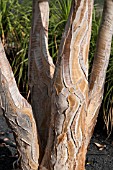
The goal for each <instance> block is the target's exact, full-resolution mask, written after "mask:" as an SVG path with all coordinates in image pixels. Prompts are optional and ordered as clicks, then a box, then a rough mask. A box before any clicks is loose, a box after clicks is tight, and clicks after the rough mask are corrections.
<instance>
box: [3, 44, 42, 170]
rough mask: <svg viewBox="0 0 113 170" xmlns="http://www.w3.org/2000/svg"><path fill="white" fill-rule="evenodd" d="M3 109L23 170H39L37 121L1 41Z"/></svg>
mask: <svg viewBox="0 0 113 170" xmlns="http://www.w3.org/2000/svg"><path fill="white" fill-rule="evenodd" d="M0 96H1V103H0V105H1V108H2V109H3V112H4V115H5V118H6V120H7V122H8V124H9V126H10V127H11V129H12V130H13V132H14V137H15V140H16V144H17V150H18V153H19V162H20V168H21V169H22V170H37V169H38V158H39V145H38V138H37V130H36V124H35V120H34V118H33V114H32V109H31V106H30V105H29V103H28V102H27V101H26V100H25V99H24V98H23V97H22V96H21V94H20V93H19V91H18V88H17V86H16V82H15V79H14V75H13V73H12V70H11V67H10V65H9V62H8V60H7V58H6V56H5V51H4V48H3V45H2V43H1V41H0Z"/></svg>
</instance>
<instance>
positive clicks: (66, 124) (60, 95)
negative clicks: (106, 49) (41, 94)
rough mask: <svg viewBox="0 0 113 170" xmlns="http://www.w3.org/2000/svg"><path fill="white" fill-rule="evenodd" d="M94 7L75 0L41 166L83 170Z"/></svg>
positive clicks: (57, 79) (65, 38) (56, 80)
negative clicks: (89, 54)
mask: <svg viewBox="0 0 113 170" xmlns="http://www.w3.org/2000/svg"><path fill="white" fill-rule="evenodd" d="M92 7H93V1H91V0H89V1H88V0H81V1H73V3H72V8H71V12H70V16H69V19H68V22H67V25H66V28H65V32H64V34H63V37H62V40H61V46H60V49H59V55H58V62H57V66H56V70H55V77H54V83H53V95H52V115H51V117H52V118H51V129H50V136H49V140H48V145H47V148H46V152H45V157H44V159H43V161H42V165H41V168H42V169H43V167H46V168H47V169H62V170H63V169H70V170H71V169H76V170H80V169H81V170H82V169H84V166H85V165H84V164H85V154H86V147H85V144H84V139H85V117H86V115H87V101H88V51H89V42H90V35H91V21H92ZM52 140H53V143H52ZM49 153H50V154H49ZM78 160H79V161H78ZM48 162H49V163H48Z"/></svg>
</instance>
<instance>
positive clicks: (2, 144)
mask: <svg viewBox="0 0 113 170" xmlns="http://www.w3.org/2000/svg"><path fill="white" fill-rule="evenodd" d="M17 159H18V156H17V150H16V144H15V142H14V138H13V134H12V131H11V130H10V129H9V128H8V126H7V124H6V122H5V119H4V117H3V115H2V114H0V170H13V169H14V168H13V167H14V163H15V162H16V160H17ZM86 170H113V138H112V137H110V138H109V139H106V136H104V134H101V133H100V131H99V132H97V131H96V132H95V133H94V135H93V137H92V139H91V142H90V145H89V148H88V153H87V158H86Z"/></svg>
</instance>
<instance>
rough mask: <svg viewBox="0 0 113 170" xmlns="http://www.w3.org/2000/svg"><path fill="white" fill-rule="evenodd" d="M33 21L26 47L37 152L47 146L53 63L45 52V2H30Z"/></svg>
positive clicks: (46, 14)
mask: <svg viewBox="0 0 113 170" xmlns="http://www.w3.org/2000/svg"><path fill="white" fill-rule="evenodd" d="M32 15H33V19H32V28H31V35H30V47H29V86H30V91H31V103H32V108H33V113H34V116H35V120H36V123H37V128H38V132H39V135H40V141H41V149H42V152H44V148H45V146H46V144H47V138H48V129H49V122H50V115H51V82H52V78H53V74H54V64H53V61H52V58H51V57H50V55H49V52H48V22H49V5H48V0H43V1H40V0H33V14H32Z"/></svg>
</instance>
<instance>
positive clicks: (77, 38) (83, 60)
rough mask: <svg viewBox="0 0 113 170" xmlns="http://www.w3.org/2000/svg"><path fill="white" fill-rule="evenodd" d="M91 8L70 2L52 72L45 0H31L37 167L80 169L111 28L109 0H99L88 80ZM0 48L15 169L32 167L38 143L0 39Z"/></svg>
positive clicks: (87, 2) (87, 0)
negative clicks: (99, 18) (100, 9)
mask: <svg viewBox="0 0 113 170" xmlns="http://www.w3.org/2000/svg"><path fill="white" fill-rule="evenodd" d="M92 9H93V0H92V1H91V0H73V1H72V7H71V11H70V15H69V19H68V21H67V24H66V27H65V31H64V34H63V37H62V40H61V44H60V48H59V53H58V60H57V64H56V68H55V74H54V64H53V62H52V59H51V57H50V55H49V52H48V17H49V6H48V0H42V1H41V0H33V20H32V29H31V36H30V47H29V85H30V90H31V98H32V107H33V112H34V116H35V119H36V123H37V128H38V132H39V136H40V140H41V147H42V151H43V152H44V149H45V146H46V142H47V138H48V142H47V146H46V150H45V154H44V157H43V159H42V162H41V165H40V166H39V169H40V170H65V169H66V170H84V168H85V156H86V152H87V147H88V144H89V142H90V138H91V136H92V133H93V129H94V126H95V124H96V120H97V116H98V112H99V108H100V105H101V102H102V97H103V88H104V82H105V74H106V69H107V66H108V61H109V55H110V47H111V39H112V33H113V23H112V21H113V12H112V11H113V10H112V9H113V1H112V0H105V5H104V11H103V19H102V23H101V27H100V31H99V36H98V40H97V50H96V53H95V57H94V63H93V68H92V72H91V77H90V82H89V83H88V52H89V44H90V36H91V23H92ZM0 50H1V53H0V54H1V56H0V57H1V58H0V59H1V60H0V68H1V74H0V75H1V81H0V93H1V97H2V108H3V110H4V111H5V112H4V114H5V117H6V119H7V120H8V122H9V124H10V126H11V128H12V129H13V131H14V134H15V138H16V142H17V147H18V152H19V154H20V158H21V161H20V162H21V168H22V169H23V170H30V169H31V170H37V169H38V152H39V146H38V140H37V131H36V125H35V121H34V118H33V115H32V109H31V106H30V105H29V104H28V103H27V101H26V100H25V99H24V98H23V97H22V96H21V95H20V93H19V91H18V88H17V86H16V83H15V80H14V76H13V73H12V70H11V67H10V66H9V63H8V61H7V59H6V56H5V53H4V49H3V46H2V44H0ZM53 74H54V78H53ZM15 94H16V95H15ZM51 95H52V97H51ZM50 116H51V121H50ZM49 125H50V128H49ZM48 128H49V137H48ZM42 151H41V152H42ZM41 152H40V154H42V153H41ZM42 155H43V154H42ZM42 155H41V156H42Z"/></svg>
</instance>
